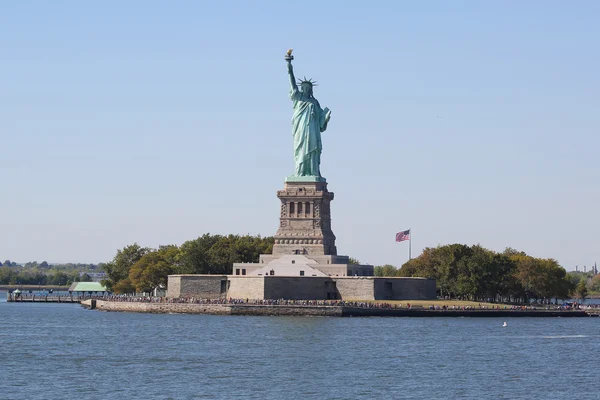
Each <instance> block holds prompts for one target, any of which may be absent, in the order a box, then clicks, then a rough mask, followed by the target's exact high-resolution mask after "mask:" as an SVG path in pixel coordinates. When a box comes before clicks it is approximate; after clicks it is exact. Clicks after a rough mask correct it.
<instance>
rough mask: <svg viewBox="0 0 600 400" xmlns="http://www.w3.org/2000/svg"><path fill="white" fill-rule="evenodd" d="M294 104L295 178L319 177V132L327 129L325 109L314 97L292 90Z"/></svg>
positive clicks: (320, 146) (320, 144)
mask: <svg viewBox="0 0 600 400" xmlns="http://www.w3.org/2000/svg"><path fill="white" fill-rule="evenodd" d="M290 98H291V99H292V102H293V104H294V116H293V117H292V132H293V135H294V160H295V162H296V172H295V174H294V175H295V176H318V177H320V176H321V171H320V168H319V166H320V164H321V151H322V149H323V145H322V143H321V132H323V131H325V129H327V120H326V115H327V108H325V110H323V109H322V108H321V106H320V105H319V102H318V101H317V99H315V98H314V97H309V96H307V95H306V94H305V93H303V92H302V91H300V90H297V89H292V90H291V91H290Z"/></svg>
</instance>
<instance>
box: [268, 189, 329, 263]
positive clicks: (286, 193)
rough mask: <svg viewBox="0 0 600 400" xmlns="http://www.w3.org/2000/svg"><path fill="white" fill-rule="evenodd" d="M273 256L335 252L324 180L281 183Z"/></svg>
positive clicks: (327, 194) (278, 194)
mask: <svg viewBox="0 0 600 400" xmlns="http://www.w3.org/2000/svg"><path fill="white" fill-rule="evenodd" d="M277 197H279V199H280V200H281V212H280V219H279V229H278V230H277V233H276V234H275V245H274V246H273V255H283V254H306V255H315V256H317V255H337V248H336V247H335V235H334V234H333V232H332V230H331V212H330V203H331V200H333V193H332V192H329V191H327V182H294V181H288V182H285V187H284V189H283V190H280V191H278V192H277Z"/></svg>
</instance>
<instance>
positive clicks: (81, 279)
mask: <svg viewBox="0 0 600 400" xmlns="http://www.w3.org/2000/svg"><path fill="white" fill-rule="evenodd" d="M91 281H92V277H91V276H90V275H89V274H87V273H83V274H81V276H80V277H79V282H91Z"/></svg>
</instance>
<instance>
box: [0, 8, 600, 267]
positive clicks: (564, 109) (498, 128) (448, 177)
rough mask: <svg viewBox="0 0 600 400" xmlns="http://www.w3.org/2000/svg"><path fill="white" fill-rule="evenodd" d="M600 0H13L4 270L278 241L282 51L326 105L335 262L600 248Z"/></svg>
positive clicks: (594, 252) (2, 29) (284, 123)
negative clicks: (14, 265)
mask: <svg viewBox="0 0 600 400" xmlns="http://www.w3.org/2000/svg"><path fill="white" fill-rule="evenodd" d="M599 20H600V3H598V2H596V1H580V2H576V3H566V2H561V1H528V2H520V1H516V0H515V1H503V2H497V3H495V2H478V3H476V2H468V1H453V2H442V1H430V2H414V3H410V2H395V1H382V2H373V3H369V4H368V5H366V4H365V3H364V2H358V1H347V2H343V3H342V2H313V1H306V2H304V3H303V4H302V6H298V5H295V4H293V3H289V4H288V3H284V2H277V1H258V2H252V3H250V2H243V1H228V2H222V3H218V4H215V3H214V2H202V1H178V2H170V3H168V2H164V1H136V0H132V1H127V2H117V1H107V2H102V3H88V2H76V1H59V2H42V1H21V2H7V3H5V4H3V7H2V13H0V45H1V47H2V49H3V51H2V54H1V55H0V61H1V65H2V68H1V71H2V74H1V75H0V150H1V152H0V177H1V182H2V187H3V189H4V190H3V194H2V196H0V224H1V226H2V229H1V230H0V261H2V262H4V260H5V259H10V260H12V261H18V262H23V263H24V262H27V261H34V260H36V261H38V262H41V261H43V260H46V261H48V262H55V263H56V262H73V263H77V262H80V263H99V262H104V261H108V260H110V259H112V257H113V256H114V254H115V253H116V251H117V249H120V248H122V247H124V246H126V245H129V244H132V243H133V242H137V243H139V244H140V245H142V246H148V247H157V246H158V245H161V244H178V245H179V244H181V243H183V242H184V241H186V240H191V239H194V238H196V237H198V236H200V235H202V234H204V233H207V232H210V233H213V234H214V233H219V234H229V233H233V234H247V233H249V234H260V235H263V236H271V235H273V234H274V233H275V232H276V230H277V226H278V218H279V200H278V199H277V197H276V191H277V190H279V189H281V188H282V187H283V179H284V177H285V176H287V175H290V174H291V173H292V171H293V168H294V161H293V154H292V137H291V125H290V120H291V112H292V105H291V102H290V100H289V98H288V90H289V88H288V81H287V72H286V66H285V61H284V59H283V57H284V54H285V51H286V50H287V49H288V48H294V56H295V61H294V67H295V71H296V74H297V75H298V76H306V77H312V78H313V79H315V80H317V81H318V82H319V86H318V87H316V89H315V96H316V97H317V98H318V99H319V101H320V103H321V105H322V106H327V107H329V108H330V109H331V110H332V117H331V121H330V123H329V126H328V128H327V131H326V132H324V133H323V154H322V164H321V172H322V174H323V176H324V177H326V178H327V181H328V183H329V190H331V191H332V192H334V193H335V200H334V201H333V202H332V205H331V207H332V229H333V232H334V233H335V235H336V236H337V242H336V243H337V248H338V252H339V253H340V254H344V255H349V256H352V257H355V258H357V259H359V260H360V261H361V262H363V263H370V264H374V265H381V264H394V265H396V266H398V267H399V266H401V265H402V264H403V263H404V262H406V261H407V259H408V243H405V242H403V243H396V242H395V234H396V233H397V232H399V231H403V230H407V229H409V228H410V229H411V236H412V255H413V257H416V256H418V255H419V254H420V253H421V251H422V249H423V248H425V247H435V246H437V245H438V244H439V245H444V244H451V243H464V244H468V245H473V244H477V243H479V244H481V245H482V246H483V247H486V248H489V249H492V250H495V251H503V250H504V249H505V248H506V247H512V248H515V249H518V250H521V251H524V252H526V253H528V254H531V255H533V256H536V257H544V258H554V259H556V260H558V262H559V263H560V264H561V265H562V266H563V267H565V268H566V269H567V270H575V266H576V265H578V266H579V269H580V270H581V269H582V268H583V266H584V265H586V266H587V267H588V269H589V268H590V267H591V266H592V265H593V264H594V262H595V261H597V260H598V259H600V254H599V252H598V246H597V243H599V242H600V233H599V232H598V226H600V214H599V213H598V208H599V206H598V204H600V185H599V184H598V182H600V165H599V157H598V153H599V149H600V138H599V132H600V114H599V113H598V110H599V109H600V96H599V95H598V93H599V92H600V77H599V75H598V71H599V70H600V54H599V53H598V51H597V50H596V48H597V38H598V37H600V26H599V25H598V23H597V22H598V21H599Z"/></svg>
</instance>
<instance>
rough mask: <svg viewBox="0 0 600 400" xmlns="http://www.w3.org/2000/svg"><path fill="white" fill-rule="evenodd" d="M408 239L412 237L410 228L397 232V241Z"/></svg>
mask: <svg viewBox="0 0 600 400" xmlns="http://www.w3.org/2000/svg"><path fill="white" fill-rule="evenodd" d="M408 239H410V229H409V230H407V231H402V232H398V233H396V242H404V241H405V240H408Z"/></svg>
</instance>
